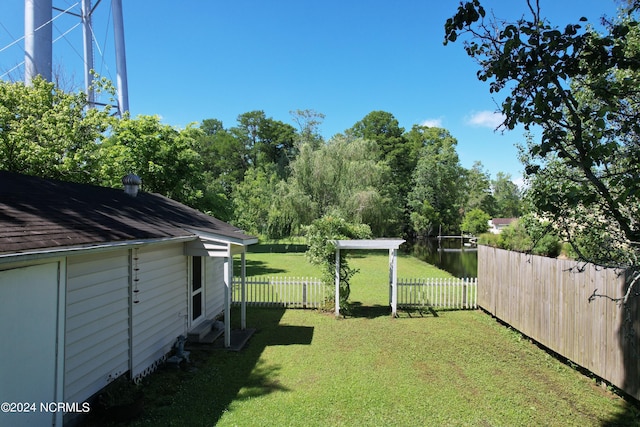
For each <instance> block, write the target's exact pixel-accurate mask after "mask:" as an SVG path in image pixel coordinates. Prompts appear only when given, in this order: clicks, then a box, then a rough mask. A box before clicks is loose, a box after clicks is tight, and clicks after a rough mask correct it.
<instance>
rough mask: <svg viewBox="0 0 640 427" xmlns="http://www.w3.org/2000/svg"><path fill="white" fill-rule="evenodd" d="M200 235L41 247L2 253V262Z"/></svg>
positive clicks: (175, 240) (186, 239)
mask: <svg viewBox="0 0 640 427" xmlns="http://www.w3.org/2000/svg"><path fill="white" fill-rule="evenodd" d="M197 238H198V236H196V235H193V236H181V237H163V238H158V239H144V240H127V241H123V242H110V243H100V244H95V245H85V246H75V247H62V248H49V249H40V250H33V251H25V252H11V253H6V254H0V263H5V262H13V261H31V260H39V259H44V258H51V257H60V256H65V255H67V254H69V255H70V254H74V253H77V252H92V253H93V252H101V251H108V250H113V249H118V248H126V247H129V246H145V245H152V244H162V243H180V242H188V241H191V240H196V239H197Z"/></svg>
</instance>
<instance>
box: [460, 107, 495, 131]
mask: <svg viewBox="0 0 640 427" xmlns="http://www.w3.org/2000/svg"><path fill="white" fill-rule="evenodd" d="M503 121H504V116H503V115H502V114H500V113H496V112H493V111H487V110H485V111H479V112H477V113H473V114H472V115H471V117H469V118H468V119H467V123H468V124H470V125H472V126H482V127H488V128H491V129H495V128H497V127H498V126H500V125H501V124H502V122H503Z"/></svg>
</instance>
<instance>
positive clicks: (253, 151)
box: [231, 111, 296, 178]
mask: <svg viewBox="0 0 640 427" xmlns="http://www.w3.org/2000/svg"><path fill="white" fill-rule="evenodd" d="M231 133H232V134H233V136H234V137H235V138H237V139H238V140H239V141H240V142H241V143H242V144H243V145H244V147H245V150H246V151H245V161H246V163H247V165H248V166H249V167H258V166H259V165H261V166H266V165H269V164H274V165H276V166H277V170H276V171H277V173H278V176H279V177H281V178H285V177H286V176H287V174H288V166H289V163H290V162H291V160H292V159H293V158H294V157H295V141H296V130H295V128H294V127H293V126H291V125H289V124H286V123H283V122H281V121H278V120H273V119H272V118H268V117H267V116H266V115H265V113H264V111H250V112H248V113H244V114H240V115H239V116H238V126H237V127H234V128H232V129H231Z"/></svg>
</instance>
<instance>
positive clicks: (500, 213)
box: [491, 172, 522, 218]
mask: <svg viewBox="0 0 640 427" xmlns="http://www.w3.org/2000/svg"><path fill="white" fill-rule="evenodd" d="M491 189H492V192H493V199H494V201H495V211H494V214H495V215H496V216H497V217H499V218H517V217H519V216H520V214H521V213H522V195H521V191H520V189H519V188H518V186H517V185H516V184H515V183H514V182H513V181H512V180H511V175H509V174H505V173H504V172H498V173H497V174H496V179H494V180H493V181H491Z"/></svg>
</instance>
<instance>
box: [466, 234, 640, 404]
mask: <svg viewBox="0 0 640 427" xmlns="http://www.w3.org/2000/svg"><path fill="white" fill-rule="evenodd" d="M478 283H479V285H478V305H479V306H480V307H482V308H483V309H485V310H487V311H488V312H490V313H491V314H493V315H494V316H495V317H497V318H498V319H500V320H502V321H504V322H506V323H508V324H509V325H511V326H512V327H514V328H515V329H517V330H518V331H520V332H522V333H523V334H525V335H527V336H529V337H531V338H533V339H534V340H536V341H538V342H539V343H541V344H543V345H544V346H546V347H548V348H550V349H551V350H553V351H554V352H556V353H558V354H560V355H562V356H564V357H566V358H567V359H569V360H571V361H572V362H574V363H576V364H577V365H580V366H582V367H584V368H586V369H588V370H589V371H591V372H593V373H594V374H596V375H597V376H599V377H601V378H604V379H605V380H606V381H608V382H610V383H611V384H613V385H615V386H616V387H618V388H620V389H622V390H624V391H625V392H626V393H628V394H629V395H631V396H633V397H635V398H636V399H640V340H639V338H638V337H639V334H638V332H640V310H639V309H640V303H639V301H638V300H639V299H640V297H636V298H631V300H630V302H629V303H628V304H627V306H626V307H622V306H620V304H619V303H618V302H616V301H613V300H612V299H615V298H620V297H622V296H623V295H624V294H625V292H626V288H627V285H626V280H625V275H624V272H621V271H620V270H616V269H605V268H601V267H597V266H595V265H592V264H586V265H585V264H578V263H577V262H576V261H571V260H558V259H553V258H545V257H540V256H534V255H527V254H523V253H518V252H511V251H506V250H502V249H496V248H490V247H487V246H480V247H478Z"/></svg>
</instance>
